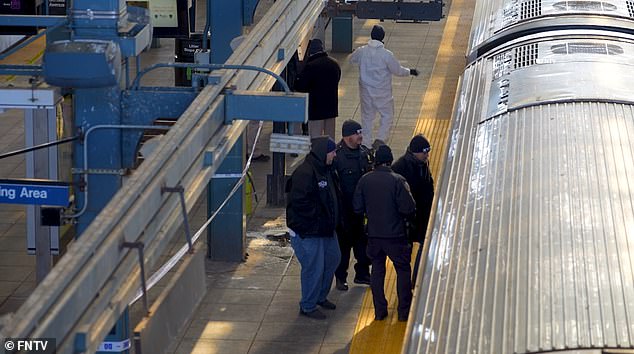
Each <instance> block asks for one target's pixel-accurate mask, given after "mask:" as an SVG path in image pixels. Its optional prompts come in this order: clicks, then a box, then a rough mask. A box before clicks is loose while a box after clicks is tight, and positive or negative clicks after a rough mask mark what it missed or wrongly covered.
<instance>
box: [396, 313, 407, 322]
mask: <svg viewBox="0 0 634 354" xmlns="http://www.w3.org/2000/svg"><path fill="white" fill-rule="evenodd" d="M407 317H408V316H407V315H404V316H403V315H398V321H399V322H407Z"/></svg>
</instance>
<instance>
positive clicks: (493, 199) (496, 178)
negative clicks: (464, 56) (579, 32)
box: [411, 70, 634, 353]
mask: <svg viewBox="0 0 634 354" xmlns="http://www.w3.org/2000/svg"><path fill="white" fill-rule="evenodd" d="M478 75H479V72H478V71H474V70H471V71H469V70H468V71H467V74H466V75H465V81H464V85H467V86H469V85H473V83H478V82H479V83H480V84H479V85H481V86H480V87H475V86H473V87H470V88H469V89H468V90H466V91H463V92H468V93H469V94H470V95H473V97H471V98H469V97H462V99H461V100H460V102H461V103H459V104H460V107H458V110H457V111H458V112H461V113H460V117H458V119H456V120H455V121H454V127H453V136H452V142H451V146H450V151H449V154H450V158H451V159H450V160H449V161H448V164H447V166H446V168H447V170H446V172H445V175H444V179H443V180H442V181H441V189H440V192H439V194H438V197H439V199H438V212H437V215H436V219H435V225H434V231H433V235H432V240H431V244H430V251H429V256H428V259H427V264H426V267H425V273H424V275H423V277H424V281H423V282H422V283H421V284H422V288H421V289H420V290H421V292H420V294H419V295H418V301H420V302H421V303H420V305H419V308H418V309H417V313H416V314H415V316H416V323H417V324H420V325H418V326H415V329H414V337H416V336H417V335H418V338H414V340H413V342H416V340H419V342H418V344H419V348H417V349H411V352H421V353H531V352H541V351H550V350H562V349H574V348H592V347H594V348H597V347H598V348H617V347H620V348H634V259H633V258H634V163H633V162H634V108H633V107H632V106H631V105H622V104H608V103H597V102H585V103H568V104H551V105H543V106H537V107H529V108H526V109H522V110H518V111H514V112H511V113H508V114H505V115H502V116H498V117H496V118H494V119H490V120H487V121H484V122H483V123H481V124H479V125H478V124H477V121H478V120H480V118H481V117H479V116H478V115H479V112H480V110H481V107H478V106H481V104H482V102H480V101H478V100H474V99H473V98H475V97H479V94H481V93H482V91H483V89H484V86H483V84H482V82H486V80H482V79H481V78H480V77H478ZM464 102H474V103H475V104H474V105H472V106H465V103H464Z"/></svg>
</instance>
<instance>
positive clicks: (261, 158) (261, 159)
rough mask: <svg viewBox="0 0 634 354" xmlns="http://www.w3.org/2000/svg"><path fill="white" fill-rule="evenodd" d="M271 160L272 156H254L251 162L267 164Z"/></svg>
mask: <svg viewBox="0 0 634 354" xmlns="http://www.w3.org/2000/svg"><path fill="white" fill-rule="evenodd" d="M270 159H271V156H269V155H264V154H259V155H258V156H255V155H254V156H253V157H252V158H251V161H257V162H267V161H268V160H270Z"/></svg>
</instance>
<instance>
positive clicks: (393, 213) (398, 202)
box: [353, 145, 416, 321]
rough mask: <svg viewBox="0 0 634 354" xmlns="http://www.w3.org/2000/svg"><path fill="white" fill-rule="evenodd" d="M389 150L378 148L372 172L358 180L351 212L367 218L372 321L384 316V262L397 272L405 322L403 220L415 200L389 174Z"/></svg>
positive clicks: (407, 292)
mask: <svg viewBox="0 0 634 354" xmlns="http://www.w3.org/2000/svg"><path fill="white" fill-rule="evenodd" d="M392 160H393V157H392V151H391V150H390V148H389V147H388V146H387V145H381V146H379V148H378V149H377V151H376V153H375V155H374V164H375V167H374V171H372V172H370V173H367V174H365V175H364V176H363V177H361V180H360V181H359V184H358V185H357V189H356V190H355V192H354V199H353V205H354V211H355V212H357V213H365V215H366V216H367V218H368V225H367V226H368V256H369V257H370V259H371V260H372V284H371V288H372V297H373V301H374V318H375V320H383V319H385V318H386V317H387V300H386V299H385V293H384V290H383V287H384V284H385V259H386V256H387V257H390V260H391V261H392V263H394V268H395V269H396V291H397V294H398V320H399V321H407V316H408V314H409V307H410V305H411V302H412V284H411V278H410V276H411V266H410V261H411V256H412V255H411V252H412V250H411V246H410V245H409V243H408V242H407V236H406V233H405V218H407V217H410V216H411V215H412V214H414V212H415V211H416V206H415V202H414V198H413V197H412V195H411V194H410V192H409V186H408V185H407V182H406V181H405V178H403V176H401V175H399V174H397V173H394V172H392V169H391V168H390V165H391V164H392Z"/></svg>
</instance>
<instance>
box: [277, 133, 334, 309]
mask: <svg viewBox="0 0 634 354" xmlns="http://www.w3.org/2000/svg"><path fill="white" fill-rule="evenodd" d="M335 150H336V144H335V142H334V141H333V140H332V139H330V138H328V137H326V136H322V137H318V138H315V139H313V140H312V147H311V150H310V153H309V154H308V155H306V158H305V159H304V161H303V162H302V163H301V164H300V165H299V166H298V167H297V168H296V169H295V171H294V172H293V174H292V176H291V178H290V180H289V182H288V184H287V186H286V190H287V192H288V204H287V205H286V225H287V226H288V228H289V229H290V231H289V234H290V235H291V246H292V247H293V250H294V251H295V256H297V260H298V261H299V263H300V265H301V268H302V270H301V284H302V298H301V301H300V303H299V311H300V314H302V315H304V316H307V317H310V318H314V319H318V320H323V319H325V318H326V315H324V314H323V313H322V312H321V311H319V310H318V309H317V306H320V307H322V308H324V309H327V310H334V309H335V308H336V306H335V304H333V303H332V302H330V301H329V300H328V298H327V296H328V293H329V292H330V287H331V285H332V279H333V277H334V275H335V269H336V268H337V266H338V265H339V261H340V259H341V253H340V252H339V245H338V242H337V234H336V233H335V228H336V227H337V225H338V224H339V220H340V219H339V215H340V214H339V211H340V210H341V208H340V206H339V200H340V197H339V188H338V185H337V178H336V175H335V174H334V171H333V169H332V162H333V160H334V158H335V156H336V152H335Z"/></svg>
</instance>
